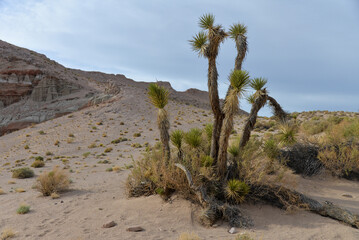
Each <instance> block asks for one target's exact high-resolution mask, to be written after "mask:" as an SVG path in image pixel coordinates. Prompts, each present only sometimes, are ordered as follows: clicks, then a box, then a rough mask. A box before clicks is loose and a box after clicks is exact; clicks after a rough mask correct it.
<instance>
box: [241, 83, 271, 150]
mask: <svg viewBox="0 0 359 240" xmlns="http://www.w3.org/2000/svg"><path fill="white" fill-rule="evenodd" d="M266 83H267V80H266V79H264V78H254V79H253V80H252V81H251V83H250V86H251V87H252V88H253V89H254V90H256V92H255V93H254V94H253V96H252V97H251V98H250V99H251V100H252V101H253V102H252V108H251V112H250V113H249V116H248V119H247V122H246V125H245V126H244V129H243V134H242V138H241V141H240V143H239V149H242V148H243V147H244V146H245V145H246V144H247V142H248V141H249V138H250V136H251V131H252V130H253V128H254V125H255V124H256V121H257V115H258V112H259V110H260V109H261V108H262V107H263V106H264V105H265V104H266V102H267V99H268V95H267V89H266V88H263V87H264V85H265V84H266Z"/></svg>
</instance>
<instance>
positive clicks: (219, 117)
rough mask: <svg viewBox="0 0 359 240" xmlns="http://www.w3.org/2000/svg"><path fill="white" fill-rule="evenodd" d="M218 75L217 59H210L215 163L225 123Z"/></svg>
mask: <svg viewBox="0 0 359 240" xmlns="http://www.w3.org/2000/svg"><path fill="white" fill-rule="evenodd" d="M217 79H218V73H217V67H216V59H215V58H208V91H209V101H210V103H211V107H212V111H213V114H214V123H213V132H212V139H211V153H210V154H211V157H212V158H213V160H214V163H216V162H217V157H218V149H219V138H220V135H221V128H222V123H223V118H224V114H223V112H222V110H221V106H220V103H219V97H218V83H217Z"/></svg>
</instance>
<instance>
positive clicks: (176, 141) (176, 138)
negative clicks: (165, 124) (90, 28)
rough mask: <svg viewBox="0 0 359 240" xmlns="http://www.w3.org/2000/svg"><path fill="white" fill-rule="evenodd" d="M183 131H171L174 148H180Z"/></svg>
mask: <svg viewBox="0 0 359 240" xmlns="http://www.w3.org/2000/svg"><path fill="white" fill-rule="evenodd" d="M183 136H184V132H183V131H182V130H175V131H173V132H172V133H171V142H172V144H173V145H175V146H176V148H178V149H181V148H182V142H183Z"/></svg>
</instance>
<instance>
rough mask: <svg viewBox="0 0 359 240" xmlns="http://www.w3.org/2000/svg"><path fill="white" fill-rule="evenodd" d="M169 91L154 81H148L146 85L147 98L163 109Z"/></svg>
mask: <svg viewBox="0 0 359 240" xmlns="http://www.w3.org/2000/svg"><path fill="white" fill-rule="evenodd" d="M168 95H169V92H168V91H167V90H166V89H165V88H164V87H161V86H158V84H156V83H150V85H149V86H148V98H149V99H150V101H151V103H152V104H153V105H154V106H155V107H156V108H159V109H163V108H164V107H165V106H166V105H167V103H168Z"/></svg>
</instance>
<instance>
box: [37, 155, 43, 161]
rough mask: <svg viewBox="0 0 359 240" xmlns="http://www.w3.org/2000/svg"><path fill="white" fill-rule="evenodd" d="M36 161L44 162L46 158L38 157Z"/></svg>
mask: <svg viewBox="0 0 359 240" xmlns="http://www.w3.org/2000/svg"><path fill="white" fill-rule="evenodd" d="M36 160H38V161H44V158H43V157H41V156H37V157H35V161H36Z"/></svg>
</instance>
